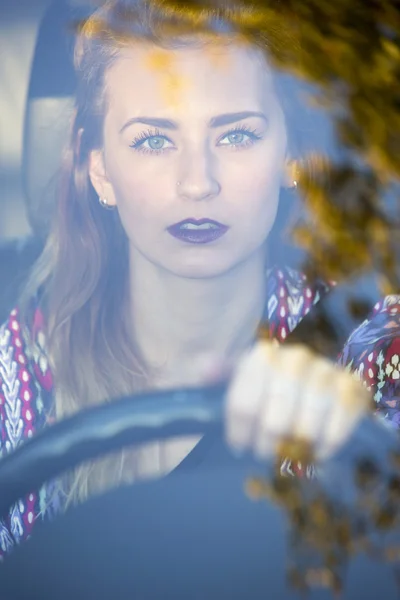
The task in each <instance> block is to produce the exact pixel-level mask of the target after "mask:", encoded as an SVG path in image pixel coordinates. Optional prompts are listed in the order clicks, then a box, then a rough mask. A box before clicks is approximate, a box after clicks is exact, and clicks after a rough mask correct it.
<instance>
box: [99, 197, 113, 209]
mask: <svg viewBox="0 0 400 600" xmlns="http://www.w3.org/2000/svg"><path fill="white" fill-rule="evenodd" d="M99 204H100V206H101V207H102V208H105V209H106V210H114V208H115V206H110V204H108V201H107V198H100V197H99Z"/></svg>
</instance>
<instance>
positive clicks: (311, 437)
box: [292, 357, 336, 444]
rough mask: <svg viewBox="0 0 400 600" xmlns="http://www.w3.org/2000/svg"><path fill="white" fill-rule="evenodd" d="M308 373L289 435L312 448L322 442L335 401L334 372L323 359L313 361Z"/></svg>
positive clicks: (327, 361)
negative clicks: (308, 443)
mask: <svg viewBox="0 0 400 600" xmlns="http://www.w3.org/2000/svg"><path fill="white" fill-rule="evenodd" d="M307 369H308V372H307V375H306V378H305V381H304V387H303V391H302V394H301V399H300V402H299V407H298V414H297V418H296V421H295V424H294V427H293V431H292V434H293V436H294V437H297V438H299V439H303V440H307V441H308V442H310V443H312V444H315V443H317V442H318V441H320V440H321V439H323V436H324V430H325V428H326V425H327V423H328V422H329V419H330V418H331V413H332V410H333V405H334V404H335V401H336V398H335V391H334V390H335V385H334V382H335V379H336V370H335V367H334V365H333V363H332V362H330V361H329V360H327V359H324V358H322V357H314V358H313V360H312V362H311V363H310V364H309V365H308V367H307Z"/></svg>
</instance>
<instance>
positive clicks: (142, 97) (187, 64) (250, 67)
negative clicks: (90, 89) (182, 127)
mask: <svg viewBox="0 0 400 600" xmlns="http://www.w3.org/2000/svg"><path fill="white" fill-rule="evenodd" d="M106 83H107V95H108V101H109V112H110V113H114V114H115V115H116V116H117V115H120V116H121V118H122V117H126V116H128V117H132V116H134V112H135V111H138V112H140V113H141V114H143V111H145V114H147V115H150V113H151V114H155V115H161V114H162V113H163V112H164V111H165V112H166V111H169V112H170V111H171V110H176V111H177V112H181V111H182V110H184V112H185V114H189V113H190V111H191V110H195V111H197V113H198V112H199V110H200V109H203V110H204V111H205V112H206V111H207V109H209V110H211V111H212V110H216V111H218V110H221V109H229V108H231V109H232V110H234V109H235V108H240V109H244V108H248V109H254V108H257V107H258V108H261V107H262V106H263V104H264V103H265V101H266V100H267V98H269V99H270V98H271V96H275V94H274V90H273V80H272V74H271V71H270V69H269V67H268V65H267V63H266V60H265V58H264V57H263V56H262V55H261V53H260V52H258V51H257V50H255V49H252V48H250V47H247V46H244V45H229V46H227V45H221V44H220V45H217V44H207V45H205V46H203V47H200V48H199V47H190V46H189V47H186V48H180V49H174V50H168V49H161V48H158V47H155V46H150V45H144V44H136V45H135V46H132V47H130V48H128V49H125V50H124V51H123V52H122V53H121V55H120V58H119V59H118V60H117V61H116V62H115V63H114V65H113V66H112V67H111V69H110V70H109V72H108V73H107V76H106ZM127 113H129V115H128V114H127Z"/></svg>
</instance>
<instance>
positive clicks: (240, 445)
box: [225, 340, 277, 450]
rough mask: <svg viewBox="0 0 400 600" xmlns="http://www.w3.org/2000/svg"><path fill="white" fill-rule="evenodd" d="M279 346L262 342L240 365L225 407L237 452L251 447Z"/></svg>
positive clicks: (228, 436)
mask: <svg viewBox="0 0 400 600" xmlns="http://www.w3.org/2000/svg"><path fill="white" fill-rule="evenodd" d="M276 350H277V348H276V346H275V345H273V344H272V343H271V342H269V341H265V340H263V341H261V342H258V343H257V344H256V345H255V346H254V347H253V348H252V349H251V350H249V351H248V353H247V354H245V355H244V356H243V357H242V358H241V360H240V361H239V363H238V365H237V367H236V369H235V372H234V375H233V378H232V381H231V382H230V385H229V388H228V392H227V397H226V405H225V410H226V413H225V436H226V441H227V443H228V444H229V445H230V446H232V447H234V448H236V449H243V450H244V449H245V448H247V447H249V446H250V445H251V440H252V434H253V431H254V422H255V420H256V418H257V416H258V412H259V407H260V404H261V403H262V402H263V399H264V395H265V389H266V388H267V387H268V381H269V380H270V379H271V377H272V372H273V368H274V367H273V364H274V355H275V354H276Z"/></svg>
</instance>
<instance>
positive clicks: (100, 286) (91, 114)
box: [21, 0, 294, 504]
mask: <svg viewBox="0 0 400 600" xmlns="http://www.w3.org/2000/svg"><path fill="white" fill-rule="evenodd" d="M265 18H266V17H265V15H263V14H262V13H261V12H260V9H258V8H254V7H253V8H251V7H249V6H244V5H243V4H241V3H240V2H220V1H218V0H213V1H212V6H207V5H204V6H202V7H201V8H198V7H195V6H192V5H190V4H189V5H187V6H184V5H183V4H181V3H177V2H167V1H164V2H161V1H157V0H137V1H134V0H131V1H127V0H125V1H124V0H113V1H110V2H106V3H105V4H104V5H103V6H102V7H101V8H100V9H98V10H97V11H95V12H94V14H93V15H92V16H91V17H89V18H88V19H87V20H86V21H85V22H84V23H82V24H79V26H78V35H77V42H76V47H75V68H76V71H77V74H78V88H77V93H76V101H75V112H74V118H73V121H72V123H71V134H70V143H69V145H68V147H67V148H66V150H65V156H64V161H63V165H62V172H61V177H60V187H59V196H58V206H57V210H56V215H55V219H54V222H53V224H52V228H51V231H50V234H49V236H48V239H47V243H46V246H45V249H44V251H43V254H42V256H41V257H40V259H39V261H38V262H37V264H36V266H35V268H34V270H33V272H32V274H31V277H30V280H29V282H28V285H27V287H26V289H25V292H24V296H23V299H22V303H21V305H22V306H25V307H28V305H29V300H30V299H31V298H32V297H39V298H40V305H41V308H42V310H43V312H44V315H45V319H46V334H47V344H48V346H47V352H48V356H49V362H50V365H51V369H52V373H53V379H54V407H53V410H54V416H55V418H56V419H63V418H65V417H67V416H68V415H71V414H73V413H75V412H77V411H79V410H81V409H83V408H85V407H90V406H93V405H96V404H99V403H103V402H106V401H107V400H109V399H110V398H115V397H118V396H122V395H125V394H130V393H134V392H139V391H140V390H143V389H145V388H146V387H147V386H148V385H149V374H148V373H147V372H146V369H145V367H144V365H143V364H142V363H141V361H140V358H139V354H138V352H137V351H136V349H135V342H134V340H133V339H132V337H131V333H130V332H131V327H130V326H129V319H130V311H129V307H128V294H127V281H128V241H127V238H126V235H125V232H124V230H123V228H122V225H121V223H120V220H119V216H118V212H117V211H115V212H113V213H110V212H107V211H104V210H103V209H102V208H101V207H100V206H99V203H98V199H97V196H96V194H95V192H94V189H93V188H92V186H91V183H90V180H89V176H88V159H89V154H90V152H91V150H93V149H94V148H100V147H101V146H102V129H103V127H102V123H103V119H104V116H105V114H106V112H107V90H106V86H105V74H106V73H107V71H108V69H110V67H111V66H112V64H113V63H114V62H115V61H116V60H117V59H118V56H119V53H120V51H121V49H122V48H124V47H126V46H127V45H130V44H132V43H133V42H135V41H147V42H150V43H152V44H156V45H158V46H169V47H170V46H171V45H183V46H185V45H187V44H188V43H193V40H199V41H200V42H201V43H204V42H205V41H206V40H207V39H208V38H209V37H210V35H211V37H212V38H213V39H214V40H215V39H220V40H226V41H230V40H232V39H234V38H235V39H236V38H237V36H238V35H241V39H242V40H243V39H245V40H247V41H248V42H250V43H252V44H254V45H256V46H257V47H259V48H261V49H262V50H263V51H264V52H267V51H268V48H269V47H271V44H273V45H274V46H275V52H276V51H277V50H276V49H277V48H280V49H281V52H283V53H284V52H285V51H287V49H288V47H289V45H290V44H291V51H293V43H294V42H293V39H292V37H291V36H290V35H289V34H287V35H286V34H285V30H282V29H279V28H278V27H274V23H272V26H271V23H270V26H269V27H267V25H266V23H265ZM271 18H272V17H271ZM266 29H268V36H267V34H266ZM193 36H195V37H193ZM189 38H190V39H189ZM27 310H28V309H27V308H26V311H25V312H26V313H27ZM133 460H134V453H132V451H131V450H128V451H126V452H120V453H117V454H116V455H112V456H109V457H107V458H106V459H102V460H98V461H94V462H93V463H90V464H84V465H82V466H80V467H79V468H77V469H76V470H75V471H74V472H73V473H72V474H70V476H69V477H68V479H66V480H65V481H64V492H65V494H66V498H67V504H69V503H71V502H79V501H83V500H85V499H86V498H87V497H88V496H89V495H91V494H94V493H98V492H100V491H102V490H104V489H105V488H107V487H110V486H113V485H117V484H120V483H121V482H128V481H130V480H131V479H132V476H133V466H132V465H133Z"/></svg>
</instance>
